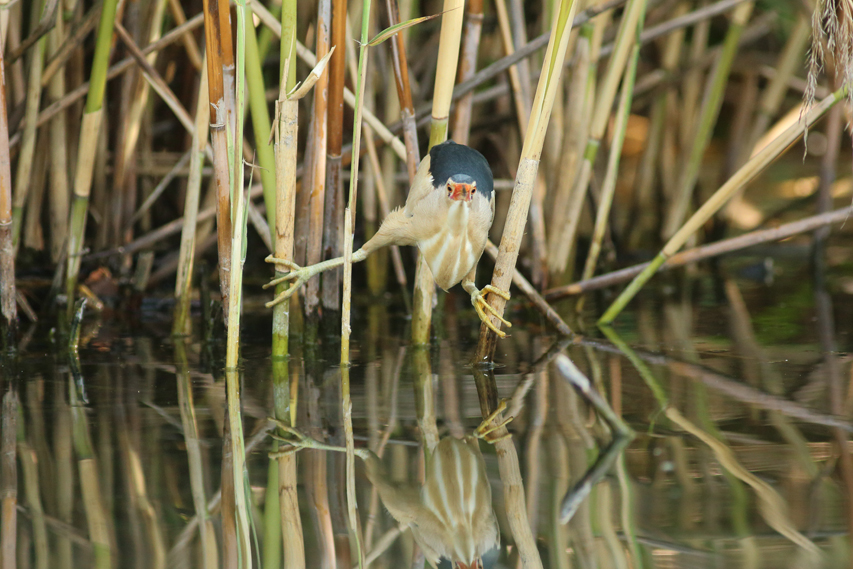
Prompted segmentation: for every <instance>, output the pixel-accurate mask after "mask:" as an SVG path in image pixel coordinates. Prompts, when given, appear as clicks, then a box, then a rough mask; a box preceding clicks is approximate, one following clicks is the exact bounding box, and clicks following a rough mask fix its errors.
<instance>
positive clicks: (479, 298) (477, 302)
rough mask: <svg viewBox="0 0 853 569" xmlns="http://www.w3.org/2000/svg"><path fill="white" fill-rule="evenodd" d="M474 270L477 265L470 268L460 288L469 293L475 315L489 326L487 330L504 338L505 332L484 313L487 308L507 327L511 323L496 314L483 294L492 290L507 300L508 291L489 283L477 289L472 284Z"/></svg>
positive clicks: (510, 326)
mask: <svg viewBox="0 0 853 569" xmlns="http://www.w3.org/2000/svg"><path fill="white" fill-rule="evenodd" d="M476 272H477V267H474V268H473V269H471V272H470V273H468V276H466V277H465V278H464V279H462V288H464V289H465V292H467V293H468V294H470V295H471V304H473V305H474V310H476V311H477V316H479V317H480V320H482V321H483V323H484V324H485V325H486V326H488V327H489V330H491V331H492V332H494V333H495V334H497V335H498V336H499V337H501V338H504V337H506V333H505V332H502V331H501V329H500V328H498V327H497V326H495V325H494V323H493V322H492V319H491V318H490V317H489V314H486V311H487V310H488V311H489V313H490V314H491V315H493V316H495V317H496V318H497V319H498V320H500V321H501V322H503V323H504V324H505V325H506V327H507V328H512V324H511V323H510V322H509V321H508V320H505V319H504V317H503V316H501V315H500V314H498V311H497V310H495V309H494V307H492V305H491V304H489V303H488V302H486V298H485V295H486V293H489V292H493V293H495V294H496V295H498V296H500V297H501V298H503V299H504V300H509V292H507V291H505V290H501V289H499V288H497V287H495V286H492V285H490V284H489V285H486V286H485V287H483V288H482V289H478V288H477V285H476V284H474V276H475V274H476Z"/></svg>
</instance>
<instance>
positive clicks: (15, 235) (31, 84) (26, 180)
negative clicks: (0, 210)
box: [7, 2, 68, 250]
mask: <svg viewBox="0 0 853 569" xmlns="http://www.w3.org/2000/svg"><path fill="white" fill-rule="evenodd" d="M40 4H42V2H37V3H36V6H34V7H33V10H32V14H31V18H30V19H31V20H32V21H31V25H30V29H35V28H36V27H37V26H38V14H39V12H40V10H37V9H36V7H37V6H38V5H40ZM46 43H47V39H46V38H42V39H40V40H39V41H38V42H37V43H36V45H35V49H34V50H32V52H31V53H30V60H29V64H30V65H29V71H30V74H29V77H28V78H27V95H26V105H27V106H26V111H25V114H24V120H25V121H26V124H25V125H24V132H23V135H22V141H21V149H20V151H19V152H18V166H17V169H16V171H15V192H14V203H13V204H12V244H13V247H14V248H15V250H17V248H18V242H19V239H20V236H21V225H22V224H21V221H22V218H23V214H24V204H25V203H26V201H27V193H28V191H29V188H30V175H31V174H32V169H33V168H32V167H33V157H34V155H35V148H36V121H37V118H38V112H39V104H40V103H41V75H42V67H43V66H44V51H45V44H46ZM7 140H8V137H7ZM63 140H64V139H63ZM66 203H67V197H66ZM65 215H66V218H65V219H66V220H67V219H68V218H67V215H68V212H66V214H65Z"/></svg>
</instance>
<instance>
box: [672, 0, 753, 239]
mask: <svg viewBox="0 0 853 569" xmlns="http://www.w3.org/2000/svg"><path fill="white" fill-rule="evenodd" d="M752 7H753V3H752V2H746V3H744V4H741V5H739V6H738V7H737V8H735V11H734V14H733V16H732V23H731V25H730V26H729V30H728V32H727V33H726V39H725V42H724V43H723V50H722V51H721V52H720V57H719V59H718V60H717V64H716V65H715V66H714V71H713V73H712V74H711V77H710V78H709V85H710V87H709V89H708V90H707V91H706V95H705V98H704V100H703V101H702V110H701V111H700V114H699V127H698V130H697V131H696V133H695V134H694V136H693V141H692V145H691V147H690V156H689V158H688V159H687V163H686V165H685V166H684V170H682V172H681V177H680V178H679V181H678V185H677V186H676V195H675V199H674V201H673V202H672V205H671V208H670V210H669V212H668V215H667V217H666V222H665V223H664V227H663V236H664V238H669V237H671V236H672V235H673V234H674V233H675V231H676V230H677V229H678V228H679V227H680V226H681V224H682V222H683V221H684V216H685V215H687V211H688V209H689V206H690V198H691V197H692V196H693V188H694V187H695V186H696V179H697V178H698V176H699V167H700V166H701V165H702V157H703V156H704V155H705V149H706V148H707V147H708V143H709V142H710V141H711V135H712V134H713V132H714V125H715V124H717V117H719V115H720V108H721V107H722V105H723V94H724V93H725V91H726V86H727V85H728V80H729V72H730V71H731V67H732V62H733V61H734V57H735V55H736V54H737V49H738V42H739V41H740V36H741V34H742V33H743V29H744V27H745V26H746V23H747V21H748V20H749V16H750V15H751V14H752Z"/></svg>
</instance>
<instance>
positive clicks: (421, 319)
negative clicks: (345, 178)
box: [412, 0, 465, 345]
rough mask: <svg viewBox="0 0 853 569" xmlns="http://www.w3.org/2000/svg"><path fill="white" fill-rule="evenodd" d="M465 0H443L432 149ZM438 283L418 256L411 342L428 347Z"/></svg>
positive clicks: (444, 112)
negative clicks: (436, 284) (436, 283)
mask: <svg viewBox="0 0 853 569" xmlns="http://www.w3.org/2000/svg"><path fill="white" fill-rule="evenodd" d="M464 5H465V2H464V0H444V5H443V9H442V10H443V14H442V16H441V35H440V37H439V43H438V62H437V64H436V73H435V90H434V91H433V99H432V122H431V124H430V131H429V148H432V147H433V146H435V145H436V144H441V143H442V142H444V141H445V140H447V120H448V115H449V114H450V103H451V101H452V100H453V83H454V81H455V79H456V64H457V62H458V60H459V43H460V41H461V35H462V21H463V20H464V16H465V11H464V10H463V9H462V8H463V7H464ZM434 296H435V280H434V279H433V276H432V272H431V271H430V269H429V266H428V265H427V264H426V260H425V259H424V257H423V255H422V254H421V253H420V252H419V253H418V268H417V270H416V271H415V290H414V293H413V295H412V343H413V344H416V345H417V344H428V343H429V330H430V322H431V320H432V304H433V297H434Z"/></svg>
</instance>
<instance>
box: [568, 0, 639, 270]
mask: <svg viewBox="0 0 853 569" xmlns="http://www.w3.org/2000/svg"><path fill="white" fill-rule="evenodd" d="M645 12H646V0H630V1H629V2H628V5H627V6H626V7H625V11H624V13H623V15H622V21H621V22H620V23H619V31H618V32H617V34H616V43H615V47H614V48H613V54H612V55H611V57H610V62H609V63H608V65H607V71H606V73H605V75H604V80H603V81H602V83H601V86H600V88H599V89H597V91H596V92H595V95H594V97H595V99H594V100H595V106H594V110H593V113H592V119H591V122H590V127H589V139H588V140H587V142H586V147H585V148H584V151H583V160H582V162H581V165H580V169H579V170H578V175H577V178H575V183H574V186H573V188H572V191H571V196H572V197H571V201H572V206H571V207H572V209H571V214H570V217H569V219H568V223H566V225H565V229H564V230H563V232H562V235H561V237H560V239H561V240H562V241H563V243H564V244H563V246H562V248H561V251H562V252H568V251H570V248H571V247H572V246H573V245H574V243H575V239H576V237H577V230H578V224H579V221H580V213H581V209H582V206H583V200H584V196H585V195H586V193H587V187H588V186H589V182H590V179H591V178H592V170H593V167H594V166H595V158H596V156H597V155H598V149H599V147H600V146H601V140H602V138H603V137H604V132H605V130H606V128H607V123H608V121H609V119H610V115H611V111H612V107H613V99H614V98H615V97H616V90H617V89H618V88H619V82H620V80H621V79H622V75H623V73H624V71H625V65H626V64H627V61H628V56H629V55H630V53H631V49H632V48H633V46H634V45H635V43H636V40H635V34H636V30H637V24H638V22H640V21H641V19H642V18H643V15H644V14H645ZM591 71H593V72H594V69H591ZM564 259H565V258H564ZM554 261H555V262H556V264H555V265H554V266H555V267H557V268H559V267H560V266H561V265H562V263H564V262H566V261H565V260H563V261H562V262H560V261H559V260H556V259H554Z"/></svg>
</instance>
